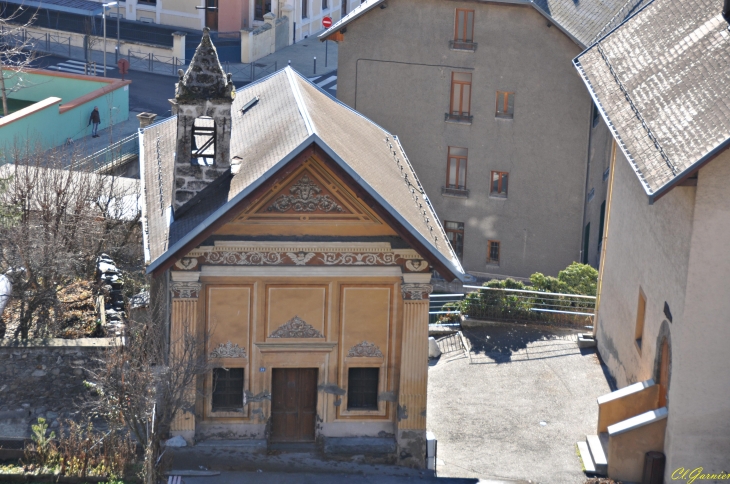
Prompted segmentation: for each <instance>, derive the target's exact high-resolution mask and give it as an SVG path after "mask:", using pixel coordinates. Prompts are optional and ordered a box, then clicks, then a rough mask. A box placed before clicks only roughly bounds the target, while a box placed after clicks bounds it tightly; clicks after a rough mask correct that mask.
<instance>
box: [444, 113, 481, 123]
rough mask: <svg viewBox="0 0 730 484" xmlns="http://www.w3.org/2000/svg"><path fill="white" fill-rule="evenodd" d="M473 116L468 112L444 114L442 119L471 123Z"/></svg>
mask: <svg viewBox="0 0 730 484" xmlns="http://www.w3.org/2000/svg"><path fill="white" fill-rule="evenodd" d="M473 119H474V116H472V115H470V114H450V113H446V114H444V121H446V122H447V123H458V124H471V122H472V120H473Z"/></svg>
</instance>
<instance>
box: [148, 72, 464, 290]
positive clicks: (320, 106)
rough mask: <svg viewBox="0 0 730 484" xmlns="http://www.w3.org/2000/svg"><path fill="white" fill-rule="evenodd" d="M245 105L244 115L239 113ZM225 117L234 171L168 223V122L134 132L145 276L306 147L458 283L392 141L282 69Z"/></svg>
mask: <svg viewBox="0 0 730 484" xmlns="http://www.w3.org/2000/svg"><path fill="white" fill-rule="evenodd" d="M256 100H257V101H256ZM252 101H254V102H253V103H252ZM247 105H248V106H250V107H249V108H248V109H244V107H246V106H247ZM231 111H232V113H233V117H232V120H231V124H232V131H231V149H230V156H231V157H232V158H234V157H238V158H240V160H237V161H239V162H240V170H239V171H238V173H237V174H231V173H230V172H228V173H226V174H224V175H221V177H220V178H219V179H217V180H216V181H215V182H213V184H211V185H210V186H209V187H207V188H206V189H204V190H202V191H201V192H200V193H199V194H198V195H197V196H196V197H195V199H193V200H191V201H190V202H193V203H190V202H188V204H189V205H186V206H183V207H181V208H180V209H179V210H177V211H176V214H177V215H176V217H173V214H172V213H173V212H172V210H171V208H170V206H171V197H172V189H171V187H172V183H173V181H172V178H173V177H172V173H173V165H174V151H175V149H176V148H175V147H176V140H177V121H176V117H171V118H167V119H165V120H162V121H160V122H158V123H155V124H153V125H151V126H149V127H147V128H144V129H143V130H142V134H141V136H140V140H141V141H140V143H141V148H140V152H141V154H142V165H143V166H142V170H143V173H142V177H143V185H144V194H145V197H146V213H145V214H144V222H145V237H146V240H145V249H146V255H147V260H148V262H149V263H150V266H149V269H148V270H149V271H154V270H155V269H156V268H157V267H159V266H160V265H161V264H162V263H163V260H166V259H167V258H169V257H172V256H173V255H174V253H176V251H177V250H179V249H180V248H182V247H183V246H184V245H185V244H187V243H189V242H190V240H192V239H193V238H194V237H196V235H198V234H200V233H202V232H203V231H205V229H206V228H207V227H208V226H210V224H212V223H213V222H214V221H215V220H217V219H218V218H219V217H221V216H222V215H223V214H224V213H225V212H226V211H227V210H229V209H230V208H231V207H232V206H233V205H234V204H235V203H238V202H239V201H240V200H242V199H243V198H245V197H246V196H248V195H249V194H250V193H251V192H253V191H254V190H255V189H256V188H257V187H259V186H260V185H261V184H262V183H264V182H265V180H267V179H268V178H269V177H271V176H272V175H273V174H275V173H276V172H277V171H278V170H279V169H281V168H282V167H283V166H285V165H286V164H287V163H288V162H289V161H291V160H292V159H294V158H295V157H296V156H297V155H299V154H300V153H301V152H303V151H304V150H305V149H306V148H308V147H310V146H312V145H313V144H314V145H316V146H317V147H318V148H320V149H321V150H322V151H323V152H325V153H326V154H327V155H328V156H329V158H330V159H332V160H334V162H335V163H337V164H338V165H339V167H340V168H341V169H342V170H344V171H345V172H346V173H347V174H348V175H349V176H350V177H351V178H352V179H354V180H356V182H357V183H359V185H360V187H361V188H362V189H363V190H364V191H365V192H366V193H367V194H368V195H369V196H371V197H372V198H373V199H375V200H376V201H377V202H378V203H380V205H381V206H383V207H384V208H385V209H387V210H388V212H389V213H390V215H392V217H394V218H395V219H396V220H397V221H398V222H399V223H400V225H401V227H403V228H405V230H407V231H408V232H409V233H410V235H411V236H412V237H414V238H415V239H416V240H418V241H419V243H420V244H421V245H422V246H423V247H424V248H425V249H426V250H427V251H428V252H429V253H430V254H431V256H432V257H435V258H437V259H438V260H439V261H440V263H441V264H443V265H444V266H446V267H447V268H448V269H449V270H450V271H451V272H452V273H453V274H454V275H456V276H457V277H460V276H461V275H463V269H462V268H461V264H460V262H459V259H458V257H457V256H456V254H455V253H454V251H453V249H452V247H451V244H450V243H449V242H448V239H447V238H446V234H445V232H444V229H443V227H442V226H441V223H440V222H439V219H438V217H437V216H436V213H435V212H434V210H433V207H432V206H431V203H430V201H429V199H428V197H427V196H426V194H425V192H424V190H423V188H422V186H421V184H420V182H419V180H418V177H417V176H416V173H415V172H414V170H413V167H412V166H411V164H410V162H409V161H408V158H407V156H406V154H405V152H404V151H403V148H402V146H401V145H400V142H399V140H398V138H397V137H396V136H394V135H392V134H390V133H388V132H387V131H385V130H384V129H383V128H382V127H380V126H378V125H377V124H375V123H374V122H373V121H371V120H369V119H367V118H366V117H364V116H363V115H361V114H360V113H358V112H356V111H354V110H352V109H351V108H350V107H348V106H347V105H345V104H343V103H341V102H339V101H337V100H336V99H334V98H333V97H331V96H329V95H328V94H327V93H325V92H324V91H322V90H321V89H320V88H318V87H317V86H315V85H314V84H312V83H311V82H310V81H309V80H307V79H306V78H305V77H303V76H302V75H300V74H299V73H297V72H296V71H294V70H293V69H291V68H290V67H287V68H285V69H282V70H280V71H277V72H276V73H274V74H272V75H270V76H268V77H266V78H264V79H261V80H259V81H257V82H255V83H252V84H249V85H247V86H245V87H244V88H242V89H239V90H238V91H237V95H236V98H235V100H234V101H233V105H232V109H231ZM181 213H182V215H180V214H181ZM422 255H424V254H422Z"/></svg>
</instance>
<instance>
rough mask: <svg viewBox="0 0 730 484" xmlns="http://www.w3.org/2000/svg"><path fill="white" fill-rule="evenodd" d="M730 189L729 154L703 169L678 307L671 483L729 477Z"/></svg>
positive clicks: (670, 432) (672, 383)
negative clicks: (694, 474)
mask: <svg viewBox="0 0 730 484" xmlns="http://www.w3.org/2000/svg"><path fill="white" fill-rule="evenodd" d="M729 184H730V152H728V151H725V152H724V153H723V154H722V155H720V156H719V157H718V158H716V159H715V160H714V161H712V162H710V163H709V164H708V165H707V166H706V167H705V168H702V169H701V170H700V171H699V179H698V182H697V194H696V198H695V208H694V222H693V226H692V238H691V241H690V250H689V267H688V273H687V291H686V294H685V296H684V301H683V305H684V308H683V310H681V309H680V308H677V310H676V311H675V309H674V306H672V314H673V315H675V316H674V322H673V323H672V324H671V325H670V326H671V349H672V354H671V355H672V361H671V370H670V371H671V380H670V388H669V421H668V427H667V441H666V444H665V453H666V454H667V467H666V469H667V473H666V475H665V480H666V482H670V479H671V474H670V473H671V472H672V471H674V469H677V468H678V467H685V468H691V469H694V468H696V467H699V466H702V467H704V472H705V473H720V472H721V471H725V472H727V471H728V466H727V464H728V456H730V418H728V417H729V416H730V401H729V400H728V390H727V389H728V387H730V374H729V373H728V371H727V361H726V359H725V355H726V353H727V345H728V342H729V341H730V324H728V321H730V298H728V290H727V274H730V257H729V256H728V240H730V193H729V192H728V185H729ZM675 190H676V189H675ZM683 190H690V189H687V188H685V189H683ZM657 203H661V200H660V201H659V202H657ZM675 234H676V232H675ZM675 237H676V235H675ZM670 304H672V303H671V302H670ZM680 310H681V311H682V312H679V311H680ZM679 315H682V317H681V319H680V318H679V317H678V316H679Z"/></svg>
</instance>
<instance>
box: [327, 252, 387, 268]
mask: <svg viewBox="0 0 730 484" xmlns="http://www.w3.org/2000/svg"><path fill="white" fill-rule="evenodd" d="M397 259H398V256H397V255H396V254H393V253H391V252H385V253H380V254H353V253H325V254H322V256H321V260H322V262H324V263H325V265H328V266H334V265H340V266H377V265H391V264H395V263H396V260H397Z"/></svg>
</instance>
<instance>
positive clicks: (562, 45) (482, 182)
mask: <svg viewBox="0 0 730 484" xmlns="http://www.w3.org/2000/svg"><path fill="white" fill-rule="evenodd" d="M457 8H467V9H475V10H476V19H475V27H474V28H475V35H474V40H475V42H476V43H478V48H477V50H476V52H474V53H471V52H459V51H453V50H450V48H449V41H450V40H453V38H454V17H455V11H456V9H457ZM339 49H340V51H339V57H338V58H339V61H338V62H339V66H338V98H339V99H340V100H342V101H343V102H345V103H347V104H348V105H350V106H352V107H354V108H356V109H357V110H358V111H360V112H362V113H363V114H364V115H365V116H367V117H369V118H371V119H373V120H374V121H376V122H377V123H380V124H381V125H382V126H383V127H384V128H385V129H387V130H390V131H391V132H393V133H395V134H397V135H398V136H399V137H400V139H401V141H402V143H403V146H404V147H405V149H406V151H407V152H408V153H409V157H410V161H411V163H412V164H413V165H414V166H415V168H416V170H417V171H418V173H419V177H420V179H421V182H422V184H423V185H424V187H425V189H426V192H427V194H428V195H429V197H430V198H431V202H432V203H433V205H434V207H435V209H436V212H437V213H438V214H439V216H440V218H441V219H442V221H458V222H463V223H464V225H465V248H464V257H463V263H464V266H465V268H466V270H467V271H469V272H471V273H472V274H475V275H485V274H493V275H501V276H517V277H529V276H530V274H532V273H533V272H536V271H539V272H543V273H546V274H550V275H557V272H558V271H559V270H561V269H563V268H565V267H566V266H567V265H569V264H570V263H571V262H573V261H576V260H579V258H580V251H581V236H582V225H583V207H584V193H585V185H586V160H587V154H588V129H589V123H590V121H591V106H592V104H591V100H590V98H589V96H588V94H587V93H586V92H585V89H584V88H583V87H582V85H581V81H580V79H579V78H578V75H577V74H576V73H575V71H574V69H573V68H572V64H571V59H572V57H574V56H575V55H577V54H578V53H579V52H580V48H579V47H578V46H577V45H575V44H574V43H573V42H572V41H571V40H570V39H568V37H567V36H565V35H564V34H563V33H562V32H560V31H559V30H558V29H557V28H554V27H549V26H548V22H547V21H546V19H545V18H544V17H543V16H541V15H540V14H539V13H537V12H536V11H535V10H534V9H533V8H531V7H529V6H516V5H503V4H493V3H489V4H485V3H478V2H459V1H455V2H444V1H440V0H419V1H417V2H416V1H415V0H392V1H389V2H388V6H387V8H385V9H379V8H378V9H374V10H372V11H370V12H369V13H367V14H366V15H364V16H363V17H361V18H360V19H358V20H357V21H355V22H353V23H351V24H350V25H348V26H347V32H346V33H345V35H344V41H342V42H340V45H339ZM452 72H471V73H472V74H473V78H472V88H473V93H472V103H471V111H472V114H473V116H474V119H473V123H472V124H471V125H464V124H454V123H446V122H444V114H445V113H446V112H447V111H448V110H449V97H450V86H451V73H452ZM497 90H500V91H512V92H515V93H516V95H515V96H516V97H515V108H514V111H515V112H514V119H511V120H510V119H499V118H496V117H495V105H496V91H497ZM597 129H599V128H597ZM449 146H454V147H464V148H468V150H469V152H468V170H467V188H468V189H469V197H468V198H466V199H464V198H453V197H448V196H444V195H442V194H441V188H442V186H444V184H445V182H446V180H445V179H446V161H447V152H448V147H449ZM493 170H494V171H507V172H509V192H508V198H507V199H500V198H492V197H490V195H489V181H490V176H491V171H493ZM488 240H497V241H499V242H500V244H501V255H500V263H499V265H492V264H487V261H486V254H487V241H488Z"/></svg>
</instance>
